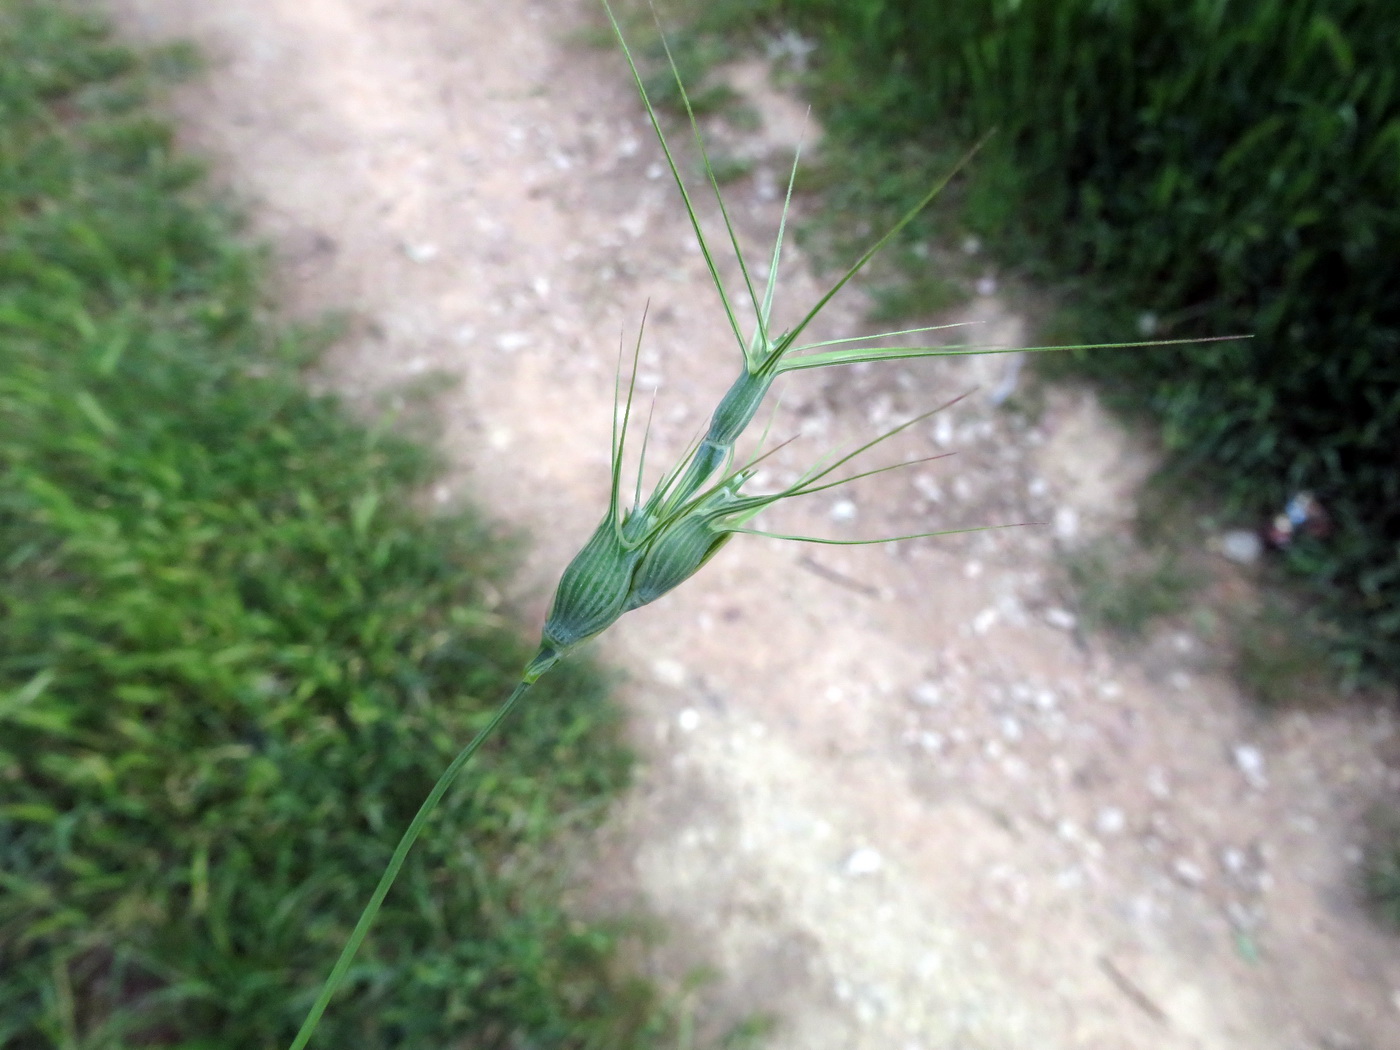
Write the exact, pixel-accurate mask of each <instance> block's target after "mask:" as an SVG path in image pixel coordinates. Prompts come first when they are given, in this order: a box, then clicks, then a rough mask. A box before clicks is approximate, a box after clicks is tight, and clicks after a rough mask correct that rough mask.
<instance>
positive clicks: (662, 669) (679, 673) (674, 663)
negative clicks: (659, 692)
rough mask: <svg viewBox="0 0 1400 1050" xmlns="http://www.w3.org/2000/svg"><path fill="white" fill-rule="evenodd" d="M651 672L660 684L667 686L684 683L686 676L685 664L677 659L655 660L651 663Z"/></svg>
mask: <svg viewBox="0 0 1400 1050" xmlns="http://www.w3.org/2000/svg"><path fill="white" fill-rule="evenodd" d="M651 673H652V674H653V675H655V676H656V680H657V681H658V682H660V683H661V684H662V685H669V686H681V685H684V684H685V680H686V678H687V676H688V673H687V671H686V669H685V664H683V663H681V662H680V661H679V660H666V659H662V660H657V661H656V662H655V663H653V664H652V665H651Z"/></svg>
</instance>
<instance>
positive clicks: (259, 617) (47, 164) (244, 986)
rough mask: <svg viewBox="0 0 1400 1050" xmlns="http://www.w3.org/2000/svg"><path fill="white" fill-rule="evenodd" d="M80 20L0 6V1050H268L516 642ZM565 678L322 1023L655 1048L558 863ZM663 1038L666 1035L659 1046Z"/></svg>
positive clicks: (617, 772) (425, 849)
mask: <svg viewBox="0 0 1400 1050" xmlns="http://www.w3.org/2000/svg"><path fill="white" fill-rule="evenodd" d="M189 65H190V55H188V54H187V53H185V52H182V51H179V50H178V49H177V50H174V51H169V52H165V53H161V54H156V55H152V56H149V57H146V58H138V57H136V56H134V55H133V54H132V53H130V52H128V51H127V50H124V49H122V48H120V47H117V46H114V45H113V44H112V43H111V42H110V41H109V40H108V39H107V35H106V33H105V31H104V30H103V28H102V27H101V26H100V25H98V24H97V23H95V22H94V21H93V20H92V19H91V18H90V17H88V16H86V15H84V14H83V13H81V9H80V8H77V7H76V6H75V5H69V4H65V3H59V2H53V0H47V2H40V0H0V560H3V587H0V1046H4V1047H6V1048H11V1050H38V1048H41V1047H59V1046H61V1047H65V1048H70V1050H79V1048H82V1050H98V1048H117V1047H127V1046H133V1047H134V1046H155V1045H159V1046H168V1047H181V1048H187V1050H195V1048H199V1050H215V1048H224V1047H227V1048H229V1050H233V1048H238V1050H249V1048H253V1047H262V1048H276V1047H279V1046H286V1045H287V1043H288V1042H290V1039H291V1036H292V1035H293V1033H294V1032H295V1030H296V1028H297V1026H298V1024H299V1023H300V1021H301V1019H302V1017H303V1016H304V1014H305V1012H306V1009H307V1007H308V1006H309V1004H310V1002H311V1000H312V998H313V997H314V995H315V993H316V991H317V990H318V988H319V986H320V983H321V981H322V980H323V979H324V977H325V975H326V973H327V972H328V970H329V967H330V965H331V963H332V962H333V960H334V958H335V956H336V954H337V953H338V951H339V949H340V947H341V945H342V944H343V942H344V940H345V937H346V935H347V934H348V932H349V930H350V928H351V927H352V925H353V923H354V921H355V920H356V918H357V917H358V915H359V912H360V909H361V908H362V907H363V905H364V903H365V901H366V900H367V899H368V896H369V894H370V892H371V890H372V889H373V887H374V884H375V882H376V880H377V879H378V877H379V874H380V872H381V871H382V869H383V867H384V864H385V862H386V861H387V859H388V857H389V854H390V852H391V850H392V848H393V846H394V844H395V843H396V841H397V840H398V837H399V835H400V833H401V832H402V830H403V828H404V827H405V825H406V824H407V823H408V821H409V819H410V818H411V817H412V815H413V814H414V812H415V811H416V809H417V807H418V805H419V804H420V802H421V801H422V799H423V797H424V796H425V795H426V793H427V792H428V790H429V788H430V787H431V786H432V784H433V782H434V780H435V779H436V778H437V776H438V774H439V773H440V772H441V771H442V769H443V767H444V766H445V765H446V764H447V763H448V761H449V760H450V759H451V757H452V756H453V755H454V754H455V753H456V751H457V750H458V748H460V747H461V745H462V744H463V743H464V742H465V741H466V740H467V739H468V738H469V737H470V736H471V734H472V733H473V731H474V730H475V729H476V728H478V727H479V726H480V725H481V724H482V723H483V722H484V721H485V719H486V718H487V717H488V716H489V714H490V713H491V711H492V709H493V708H494V707H495V706H496V705H497V704H499V702H500V701H501V699H502V698H503V697H504V695H505V694H506V692H507V691H508V690H509V689H510V688H511V686H512V685H513V684H514V683H515V681H516V679H517V676H518V673H519V671H520V668H521V666H522V662H523V660H524V659H525V658H526V657H528V656H529V655H530V654H531V652H532V651H533V649H532V648H531V647H529V646H527V645H526V643H525V642H524V641H523V640H522V638H521V636H520V632H519V631H518V630H516V629H515V627H514V625H512V624H511V623H509V622H507V621H505V620H503V619H502V618H501V617H500V616H499V615H497V614H496V613H495V612H493V611H492V603H491V601H490V600H489V597H490V595H491V594H493V593H494V592H493V591H492V589H491V587H490V581H491V580H492V579H499V578H500V576H501V575H502V574H503V573H504V572H505V571H507V570H508V568H509V565H510V559H509V551H508V550H507V549H506V548H505V547H503V545H502V543H501V542H500V541H499V540H497V539H493V538H492V537H491V536H490V535H489V534H488V531H487V529H485V528H484V527H483V525H482V523H481V522H480V521H478V520H477V519H476V518H474V517H472V516H471V515H470V514H460V515H457V516H455V517H453V518H451V519H443V520H429V519H427V518H426V517H425V516H422V515H419V514H417V513H415V512H414V509H413V504H414V501H415V494H416V493H418V492H419V491H421V489H422V485H423V483H424V482H425V480H426V479H428V478H429V477H430V476H431V475H432V472H433V467H434V465H433V463H432V460H431V457H430V456H429V455H427V454H426V453H425V452H424V450H423V449H422V448H419V447H416V446H414V445H412V444H410V443H409V442H407V441H405V440H402V439H400V438H398V437H395V436H394V435H393V434H391V433H386V432H383V431H381V430H376V429H374V428H366V427H364V426H362V425H360V424H358V423H355V422H353V421H352V420H351V419H350V417H349V416H348V415H347V414H346V413H345V412H344V411H342V410H341V408H340V407H338V406H337V404H336V403H335V402H334V401H333V400H331V399H329V398H325V397H317V396H312V395H311V394H309V393H307V391H306V390H305V388H304V386H303V383H302V381H301V372H302V369H303V367H304V366H305V365H306V364H307V363H308V361H309V360H310V359H311V358H312V356H313V354H314V352H315V350H316V349H317V347H318V345H320V343H321V342H324V340H318V339H317V338H316V336H315V334H314V333H308V332H296V331H288V330H286V329H285V328H278V327H276V326H274V325H273V324H271V323H269V322H268V321H267V320H266V318H265V313H266V311H265V310H264V308H263V300H262V298H261V291H260V280H259V277H260V275H259V258H258V256H257V255H256V254H255V253H253V252H252V251H250V250H249V248H247V247H246V246H245V245H244V243H243V242H242V241H241V240H240V239H239V238H238V237H237V229H236V223H235V222H234V220H233V219H232V218H231V217H230V215H229V214H227V213H226V210H224V209H222V208H220V207H219V206H217V205H216V204H213V203H211V202H210V200H209V198H208V197H207V195H204V194H201V192H200V190H199V170H198V168H197V167H196V166H195V165H193V164H192V163H191V162H190V161H188V160H186V159H183V158H182V157H180V156H179V155H178V154H177V153H175V152H174V151H173V150H172V148H171V133H170V130H169V129H168V128H167V127H166V126H165V125H164V124H163V123H161V122H160V121H158V120H156V119H153V118H152V117H151V116H150V115H149V113H148V112H147V110H146V108H145V106H144V104H143V99H144V97H145V95H146V93H147V88H148V86H150V84H151V83H152V79H153V77H154V76H156V75H158V74H161V73H163V72H164V73H169V72H172V71H178V70H180V69H182V68H188V67H189ZM628 769H629V756H628V754H627V752H626V751H625V749H624V748H623V747H622V745H621V743H620V739H619V733H618V714H617V711H616V710H615V709H614V708H613V706H612V705H611V704H610V703H609V702H608V700H607V699H606V697H605V695H604V690H603V688H602V682H601V680H600V677H599V675H598V673H597V672H596V671H594V670H593V669H591V668H589V667H588V666H587V665H580V664H579V663H578V662H573V663H572V664H571V665H570V666H567V667H563V668H560V669H559V670H558V671H556V673H555V674H553V675H551V676H550V677H549V679H547V680H546V681H545V682H543V683H541V685H540V686H539V687H538V688H537V689H536V691H535V692H534V693H533V694H532V696H531V698H530V701H529V703H528V704H526V705H525V707H524V708H523V709H522V710H521V711H520V712H519V713H518V716H517V717H516V718H515V719H514V720H513V721H512V724H511V725H510V731H509V732H508V733H505V734H502V735H501V736H500V737H499V738H497V739H496V740H495V741H493V742H492V743H491V744H489V745H488V747H487V749H486V750H484V751H483V752H482V753H481V754H479V755H478V756H477V759H476V762H475V764H474V766H473V768H472V769H471V770H470V771H469V773H468V775H467V776H464V777H463V778H462V780H461V781H460V782H459V786H458V787H457V788H456V789H455V790H454V791H453V792H452V793H451V795H450V796H449V798H448V799H447V800H446V803H445V804H444V805H443V806H442V807H441V809H440V810H439V811H438V813H437V815H436V816H435V818H434V821H433V826H432V827H430V828H429V829H428V831H427V833H426V834H425V835H424V837H423V839H422V841H421V842H420V843H419V845H418V847H417V848H416V849H415V850H414V852H413V854H412V855H411V857H410V858H409V861H408V865H407V867H406V868H405V869H404V871H403V873H402V875H401V877H400V879H399V882H398V885H397V886H396V887H395V890H394V892H393V893H392V894H391V895H390V897H389V899H388V901H387V903H386V905H385V908H384V912H383V913H382V914H381V916H380V919H379V922H378V925H377V926H376V928H375V931H374V933H373V934H372V935H371V937H370V939H369V941H368V942H367V943H366V945H365V950H363V951H362V952H361V954H360V957H359V960H358V961H357V964H356V966H355V968H354V969H353V971H352V974H351V976H350V978H349V981H348V986H347V988H346V989H345V990H344V991H343V992H342V994H341V996H340V997H339V998H338V999H337V1001H336V1002H335V1003H334V1004H333V1006H332V1009H331V1010H330V1011H329V1013H328V1014H327V1016H326V1019H325V1021H324V1022H323V1024H322V1026H321V1030H320V1032H318V1039H319V1041H320V1044H321V1045H325V1046H334V1047H403V1048H412V1047H419V1048H424V1050H426V1048H433V1050H439V1048H441V1047H444V1046H449V1045H472V1046H478V1047H508V1046H509V1047H524V1046H530V1047H538V1048H566V1047H567V1048H574V1047H577V1048H583V1047H608V1048H610V1050H611V1048H616V1047H629V1048H630V1047H636V1048H642V1047H651V1046H655V1045H658V1043H657V1040H658V1039H659V1037H660V1036H661V1034H662V1033H663V1032H664V1031H665V1030H666V1029H667V1022H666V1021H665V1019H664V1017H663V1012H662V1010H661V1009H660V1007H659V1005H658V1000H657V998H656V996H655V995H654V994H653V993H652V991H651V990H650V989H649V988H648V986H646V985H645V984H643V983H641V982H640V981H637V980H634V979H631V978H629V977H628V976H627V975H626V973H625V971H624V969H623V967H621V966H620V964H619V962H618V957H617V956H618V943H619V937H620V936H621V933H620V931H619V930H610V929H608V928H605V927H603V926H600V925H591V924H586V923H583V922H580V921H578V920H576V919H574V918H571V917H570V916H569V915H567V914H566V913H565V912H564V911H563V910H562V909H561V906H560V903H559V901H560V894H561V889H562V885H561V878H562V877H561V875H560V874H559V871H558V867H559V865H558V863H557V862H558V860H559V856H560V853H561V851H562V850H563V848H564V847H563V845H562V843H563V842H565V841H566V840H567V837H568V835H569V833H570V832H571V831H572V830H574V829H579V828H584V827H587V826H590V825H591V824H592V823H593V822H594V821H595V820H596V819H597V818H598V817H599V816H600V814H601V810H602V807H603V805H604V804H605V803H606V801H607V799H608V798H609V797H610V796H611V795H613V794H615V793H616V792H617V791H618V790H619V789H620V788H621V787H622V786H623V785H624V784H625V783H626V781H627V777H628ZM667 1045H673V1044H672V1043H671V1042H670V1041H669V1039H668V1043H667Z"/></svg>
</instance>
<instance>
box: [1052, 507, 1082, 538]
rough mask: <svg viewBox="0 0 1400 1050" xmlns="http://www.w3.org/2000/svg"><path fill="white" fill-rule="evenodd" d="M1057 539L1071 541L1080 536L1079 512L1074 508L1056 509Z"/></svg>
mask: <svg viewBox="0 0 1400 1050" xmlns="http://www.w3.org/2000/svg"><path fill="white" fill-rule="evenodd" d="M1054 529H1055V538H1056V539H1057V540H1061V541H1065V542H1067V541H1069V540H1072V539H1074V537H1076V536H1078V535H1079V511H1077V510H1075V509H1074V508H1073V507H1057V508H1055V524H1054Z"/></svg>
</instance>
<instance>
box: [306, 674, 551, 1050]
mask: <svg viewBox="0 0 1400 1050" xmlns="http://www.w3.org/2000/svg"><path fill="white" fill-rule="evenodd" d="M533 666H534V665H533V664H532V668H533ZM544 670H547V668H545V669H544ZM544 670H539V671H538V672H534V671H532V670H531V671H527V672H526V676H525V677H524V678H523V679H522V680H521V682H520V684H519V685H517V686H516V687H515V691H514V692H512V693H511V694H510V696H508V697H507V698H506V700H505V702H504V703H503V704H501V706H500V707H498V708H497V709H496V713H495V714H494V715H492V716H491V721H489V722H487V723H486V725H485V726H484V727H483V728H482V729H481V731H480V732H478V733H477V734H476V736H474V737H472V740H471V743H469V744H468V745H467V746H466V747H464V748H462V750H461V751H459V752H458V753H457V757H456V758H454V759H453V760H452V763H451V765H449V766H448V767H447V768H446V769H445V770H443V772H442V776H440V777H438V779H437V783H436V784H434V785H433V790H432V791H430V792H428V797H427V798H425V799H424V800H423V804H422V805H421V806H419V807H418V813H417V815H415V816H414V818H413V821H412V822H411V823H410V824H409V825H408V829H407V830H406V831H405V832H404V833H403V837H402V838H400V839H399V844H398V845H397V846H396V847H395V848H394V855H393V856H392V857H391V858H390V859H389V864H388V867H386V868H385V869H384V874H383V875H381V876H380V878H379V885H378V886H376V887H375V888H374V895H373V896H371V897H370V899H369V903H368V904H366V905H365V910H364V911H363V912H361V913H360V921H359V922H357V923H356V924H355V930H354V932H353V933H351V934H350V939H349V940H348V941H346V942H345V947H344V948H343V949H342V950H341V953H340V958H339V959H337V960H336V962H335V966H334V968H332V970H331V974H330V976H329V977H327V978H326V983H325V984H323V985H322V986H321V993H320V994H319V995H318V996H317V997H316V1001H315V1002H314V1003H313V1004H312V1005H311V1011H310V1012H309V1013H308V1014H307V1015H306V1020H305V1021H303V1022H302V1025H301V1029H300V1030H299V1031H298V1032H297V1037H296V1039H294V1040H293V1041H292V1045H291V1047H290V1050H303V1048H304V1047H305V1046H306V1044H307V1043H308V1042H310V1041H311V1035H312V1033H313V1032H315V1031H316V1026H317V1025H318V1024H320V1023H321V1015H322V1014H324V1013H325V1012H326V1007H327V1006H328V1005H330V1001H331V999H332V998H334V996H335V993H336V991H337V990H338V989H339V988H340V985H341V983H342V982H343V981H344V980H345V975H346V973H348V972H349V970H350V964H351V963H353V962H354V961H355V954H356V953H357V952H358V951H359V950H360V944H361V943H362V942H363V941H364V939H365V937H366V936H367V935H368V934H369V931H370V927H371V926H373V925H374V920H375V919H376V918H377V917H378V915H379V906H380V905H381V904H383V903H384V898H385V897H386V896H388V894H389V889H390V887H392V886H393V885H394V880H395V879H397V878H398V876H399V869H400V868H402V867H403V864H404V861H405V860H407V859H408V852H409V850H411V849H413V844H414V843H415V842H417V841H418V836H419V835H420V834H421V833H422V831H423V828H424V826H425V825H426V824H427V823H428V818H429V817H431V816H432V815H433V811H434V810H435V809H437V807H438V803H439V802H441V801H442V796H443V795H445V794H446V793H447V789H448V788H450V787H451V786H452V782H453V781H454V780H456V779H457V774H458V773H460V772H461V771H462V767H463V766H465V765H466V764H467V762H469V761H470V760H471V757H472V756H473V755H474V754H476V752H477V750H478V749H479V748H480V747H481V745H482V744H483V743H485V742H486V738H487V737H489V736H490V735H491V734H492V733H493V732H495V731H496V728H497V727H498V726H499V725H500V724H501V723H502V722H504V721H505V719H506V716H507V715H509V714H510V712H511V710H512V709H513V708H514V707H515V704H516V701H518V700H519V699H520V698H521V697H522V696H524V695H525V693H526V692H527V691H528V690H529V688H530V686H532V685H534V684H535V682H536V681H537V680H538V679H539V677H540V675H542V674H543V673H544Z"/></svg>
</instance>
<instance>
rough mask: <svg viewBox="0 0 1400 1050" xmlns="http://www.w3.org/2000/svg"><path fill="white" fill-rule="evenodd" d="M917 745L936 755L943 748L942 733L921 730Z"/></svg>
mask: <svg viewBox="0 0 1400 1050" xmlns="http://www.w3.org/2000/svg"><path fill="white" fill-rule="evenodd" d="M918 741H919V746H920V747H921V748H923V749H924V750H925V751H927V752H928V753H929V754H931V755H936V754H939V753H940V752H942V750H943V734H941V733H932V732H928V731H925V732H922V733H920V734H919V737H918Z"/></svg>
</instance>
